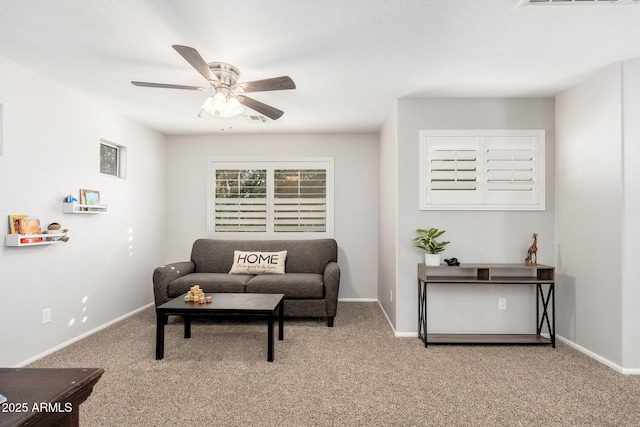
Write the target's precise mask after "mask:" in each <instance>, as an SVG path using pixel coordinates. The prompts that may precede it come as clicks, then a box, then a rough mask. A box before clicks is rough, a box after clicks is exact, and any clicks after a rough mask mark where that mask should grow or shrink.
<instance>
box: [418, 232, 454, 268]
mask: <svg viewBox="0 0 640 427" xmlns="http://www.w3.org/2000/svg"><path fill="white" fill-rule="evenodd" d="M416 232H417V233H419V234H420V235H419V236H417V237H414V238H413V242H414V243H415V244H416V246H418V247H419V248H422V249H424V250H425V251H426V253H425V254H424V263H425V264H426V265H430V266H436V265H440V252H442V251H444V247H445V246H447V245H448V244H449V243H450V242H447V241H442V242H439V241H438V240H436V239H437V238H438V237H440V236H442V235H443V234H444V233H445V230H438V229H437V228H429V229H426V228H418V229H417V230H416Z"/></svg>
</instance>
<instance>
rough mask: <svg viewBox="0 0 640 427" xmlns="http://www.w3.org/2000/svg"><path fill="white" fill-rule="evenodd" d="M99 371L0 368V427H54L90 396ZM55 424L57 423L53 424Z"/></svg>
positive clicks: (76, 409) (100, 370)
mask: <svg viewBox="0 0 640 427" xmlns="http://www.w3.org/2000/svg"><path fill="white" fill-rule="evenodd" d="M103 373H104V370H103V369H100V368H50V369H44V368H0V394H2V395H4V396H5V397H6V398H7V401H6V402H5V403H2V404H0V409H1V410H0V426H19V425H25V424H27V425H30V426H37V425H54V424H53V423H54V422H60V420H61V419H63V418H65V417H67V416H68V415H69V414H70V413H72V412H75V416H76V419H77V413H78V406H79V405H80V403H82V402H84V401H85V400H86V399H87V397H89V395H90V394H91V391H92V390H93V386H94V385H95V384H96V383H97V382H98V380H99V379H100V377H101V376H102V374H103ZM56 420H57V421H56Z"/></svg>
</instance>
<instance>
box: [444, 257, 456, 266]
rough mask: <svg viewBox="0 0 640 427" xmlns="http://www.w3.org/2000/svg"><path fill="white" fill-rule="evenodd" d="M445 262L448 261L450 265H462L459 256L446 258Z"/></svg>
mask: <svg viewBox="0 0 640 427" xmlns="http://www.w3.org/2000/svg"><path fill="white" fill-rule="evenodd" d="M444 262H446V263H447V265H448V266H449V267H458V266H459V265H460V261H458V258H449V259H445V260H444Z"/></svg>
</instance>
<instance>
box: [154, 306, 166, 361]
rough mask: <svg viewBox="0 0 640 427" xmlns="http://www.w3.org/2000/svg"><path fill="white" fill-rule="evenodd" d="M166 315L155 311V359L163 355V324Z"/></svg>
mask: <svg viewBox="0 0 640 427" xmlns="http://www.w3.org/2000/svg"><path fill="white" fill-rule="evenodd" d="M166 319H167V316H166V315H165V314H164V313H160V312H156V360H160V359H162V358H163V357H164V324H165V321H166Z"/></svg>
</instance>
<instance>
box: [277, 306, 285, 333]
mask: <svg viewBox="0 0 640 427" xmlns="http://www.w3.org/2000/svg"><path fill="white" fill-rule="evenodd" d="M278 307H279V309H278V313H279V314H278V339H279V340H280V341H282V340H284V299H283V300H281V301H280V304H278Z"/></svg>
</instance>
